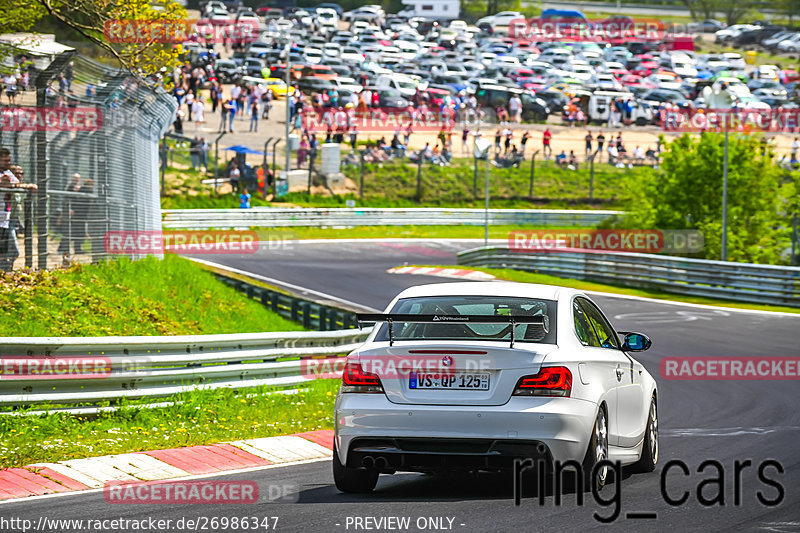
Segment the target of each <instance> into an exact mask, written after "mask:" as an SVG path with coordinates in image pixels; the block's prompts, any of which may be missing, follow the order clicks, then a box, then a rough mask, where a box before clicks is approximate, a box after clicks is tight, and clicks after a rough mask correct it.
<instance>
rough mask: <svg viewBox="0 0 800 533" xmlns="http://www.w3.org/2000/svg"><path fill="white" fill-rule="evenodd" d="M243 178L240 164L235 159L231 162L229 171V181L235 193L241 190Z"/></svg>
mask: <svg viewBox="0 0 800 533" xmlns="http://www.w3.org/2000/svg"><path fill="white" fill-rule="evenodd" d="M241 176H242V173H241V171H240V170H239V162H238V161H236V160H235V159H233V160H232V161H231V165H230V169H229V170H228V181H230V183H231V189H232V190H233V192H236V191H238V190H239V179H240V178H241Z"/></svg>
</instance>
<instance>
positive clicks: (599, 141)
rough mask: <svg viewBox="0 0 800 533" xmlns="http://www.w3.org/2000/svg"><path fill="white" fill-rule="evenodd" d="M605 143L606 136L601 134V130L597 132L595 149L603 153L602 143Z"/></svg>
mask: <svg viewBox="0 0 800 533" xmlns="http://www.w3.org/2000/svg"><path fill="white" fill-rule="evenodd" d="M605 143H606V136H605V135H603V130H600V131H599V132H598V133H597V151H598V152H600V153H601V154H602V153H603V145H604V144H605Z"/></svg>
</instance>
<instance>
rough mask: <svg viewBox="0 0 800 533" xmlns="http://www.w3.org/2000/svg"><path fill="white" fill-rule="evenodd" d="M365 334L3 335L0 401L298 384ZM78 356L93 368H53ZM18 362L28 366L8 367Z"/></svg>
mask: <svg viewBox="0 0 800 533" xmlns="http://www.w3.org/2000/svg"><path fill="white" fill-rule="evenodd" d="M369 332H370V329H365V330H363V331H360V330H357V329H350V330H342V331H328V332H284V333H244V334H231V335H192V336H176V337H95V338H86V337H61V338H59V337H6V338H0V362H2V364H3V365H4V366H3V370H4V372H3V375H0V406H6V407H8V406H23V405H24V406H30V405H41V404H78V403H80V404H97V403H101V402H107V401H111V402H113V401H115V400H119V399H121V398H144V397H148V398H159V397H167V396H172V395H174V394H177V393H180V392H185V391H188V390H191V389H193V388H196V387H201V388H221V387H230V388H242V387H254V386H259V385H265V386H274V387H286V386H292V385H297V384H301V383H304V382H306V381H308V380H311V379H314V370H315V369H316V368H319V366H320V364H321V363H322V361H321V359H322V360H326V361H327V362H328V363H333V362H335V360H333V361H331V360H330V358H332V357H333V356H340V355H342V354H346V353H348V352H350V351H351V350H354V349H355V348H357V347H358V346H359V345H360V344H361V343H362V342H363V341H364V340H365V339H366V337H367V335H368V334H369ZM15 360H16V362H15ZM77 360H80V361H83V362H86V361H89V362H90V368H91V369H94V372H92V373H84V374H73V373H70V372H65V373H63V374H60V375H59V374H58V369H62V370H63V369H65V368H67V367H68V365H69V363H70V362H76V361H77ZM95 363H96V364H97V365H98V366H95ZM21 367H24V368H25V369H27V370H30V372H25V373H18V374H16V375H14V374H11V373H9V372H8V370H9V369H10V368H12V369H13V368H21ZM48 368H49V369H50V372H47V371H45V370H46V369H48ZM79 368H83V367H79ZM98 368H99V369H100V371H99V372H98V371H97V369H98ZM33 370H35V372H34V371H33Z"/></svg>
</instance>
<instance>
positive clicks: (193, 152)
mask: <svg viewBox="0 0 800 533" xmlns="http://www.w3.org/2000/svg"><path fill="white" fill-rule="evenodd" d="M189 156H190V157H191V159H192V170H197V168H198V167H199V166H200V138H199V137H197V136H196V135H195V137H194V139H192V141H191V142H190V143H189Z"/></svg>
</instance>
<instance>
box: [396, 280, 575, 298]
mask: <svg viewBox="0 0 800 533" xmlns="http://www.w3.org/2000/svg"><path fill="white" fill-rule="evenodd" d="M565 291H566V292H568V293H573V294H582V293H581V292H580V291H577V290H575V289H569V288H566V287H559V286H557V285H539V284H533V283H515V282H511V281H493V282H486V281H466V282H454V283H431V284H428V285H417V286H415V287H410V288H408V289H406V290H404V291H403V292H401V293H400V294H399V295H398V298H420V297H425V296H453V295H459V296H502V297H515V296H516V297H522V298H538V299H541V300H558V298H559V296H560V295H561V294H563V293H564V292H565Z"/></svg>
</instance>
